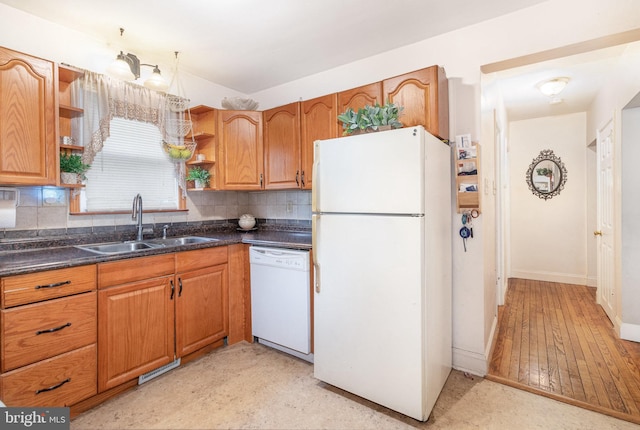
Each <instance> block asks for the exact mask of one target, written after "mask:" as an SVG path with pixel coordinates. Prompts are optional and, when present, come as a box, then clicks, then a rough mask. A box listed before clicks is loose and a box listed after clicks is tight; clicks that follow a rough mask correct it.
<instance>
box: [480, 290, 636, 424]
mask: <svg viewBox="0 0 640 430" xmlns="http://www.w3.org/2000/svg"><path fill="white" fill-rule="evenodd" d="M595 294H596V289H595V288H591V287H586V286H581V285H571V284H560V283H553V282H543V281H532V280H525V279H511V280H510V281H509V289H508V292H507V297H506V300H505V305H504V306H501V307H500V309H499V311H498V328H497V334H496V339H495V342H494V346H493V352H492V355H491V361H490V364H489V372H488V375H487V379H490V380H493V381H496V382H501V383H504V384H507V385H510V386H513V387H517V388H521V389H524V390H527V391H530V392H533V393H537V394H541V395H544V396H547V397H551V398H554V399H556V400H560V401H563V402H566V403H570V404H573V405H576V406H580V407H583V408H586V409H590V410H594V411H597V412H601V413H604V414H607V415H611V416H615V417H617V418H621V419H624V420H627V421H631V422H634V423H638V424H640V344H639V343H636V342H628V341H623V340H620V339H619V338H618V337H617V335H616V334H615V332H614V330H613V325H612V324H611V322H610V321H609V319H608V318H607V316H606V314H605V313H604V310H603V309H602V308H601V307H600V306H599V305H598V304H596V299H595Z"/></svg>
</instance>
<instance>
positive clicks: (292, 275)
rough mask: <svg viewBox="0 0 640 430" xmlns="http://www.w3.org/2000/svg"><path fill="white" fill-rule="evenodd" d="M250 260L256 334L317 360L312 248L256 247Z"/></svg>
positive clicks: (269, 343) (259, 338) (265, 341)
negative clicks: (313, 347)
mask: <svg viewBox="0 0 640 430" xmlns="http://www.w3.org/2000/svg"><path fill="white" fill-rule="evenodd" d="M249 261H250V262H251V326H252V334H253V336H254V337H255V338H257V341H258V342H259V343H262V344H265V345H267V346H270V347H272V348H276V349H279V350H281V351H284V352H287V353H289V354H291V355H294V356H296V357H299V358H302V359H304V360H307V361H311V362H313V354H312V353H311V307H310V304H311V293H310V284H309V251H303V250H294V249H285V248H266V247H261V246H252V247H251V248H249Z"/></svg>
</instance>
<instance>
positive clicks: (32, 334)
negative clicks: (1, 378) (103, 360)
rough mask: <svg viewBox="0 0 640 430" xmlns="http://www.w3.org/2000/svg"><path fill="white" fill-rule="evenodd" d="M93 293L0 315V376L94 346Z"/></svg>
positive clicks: (95, 302) (94, 305) (10, 310)
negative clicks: (0, 362)
mask: <svg viewBox="0 0 640 430" xmlns="http://www.w3.org/2000/svg"><path fill="white" fill-rule="evenodd" d="M96 309H97V299H96V292H90V293H85V294H81V295H77V296H72V297H65V298H61V299H55V300H50V301H47V302H43V303H36V304H32V305H25V306H21V307H18V308H11V309H5V310H2V311H1V314H0V321H1V323H2V345H1V346H2V372H7V371H9V370H12V369H16V368H18V367H21V366H25V365H27V364H31V363H35V362H37V361H40V360H43V359H45V358H49V357H53V356H55V355H58V354H62V353H63V352H67V351H71V350H73V349H76V348H79V347H81V346H85V345H89V344H92V343H95V342H96V331H97V327H96V325H97V322H96V321H97V314H96Z"/></svg>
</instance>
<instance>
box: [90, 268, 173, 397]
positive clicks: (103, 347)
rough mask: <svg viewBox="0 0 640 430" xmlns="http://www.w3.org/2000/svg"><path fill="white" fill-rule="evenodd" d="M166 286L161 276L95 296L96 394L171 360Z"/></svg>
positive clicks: (169, 284) (168, 289)
mask: <svg viewBox="0 0 640 430" xmlns="http://www.w3.org/2000/svg"><path fill="white" fill-rule="evenodd" d="M130 261H135V260H130ZM172 283H173V277H172V276H165V277H161V278H154V279H150V280H144V281H138V282H132V283H129V284H125V285H122V286H118V287H111V288H107V289H105V290H100V291H99V292H98V315H99V317H98V391H100V392H102V391H104V390H107V389H109V388H112V387H115V386H116V385H119V384H122V383H123V382H126V381H128V380H130V379H133V378H136V377H138V376H140V375H142V374H144V373H146V372H149V371H151V370H153V369H156V368H158V367H160V366H162V365H165V364H167V363H170V362H171V361H173V357H174V325H173V316H174V312H173V306H174V304H173V303H174V302H173V297H172V296H173V295H175V293H173V294H172V291H171V290H172Z"/></svg>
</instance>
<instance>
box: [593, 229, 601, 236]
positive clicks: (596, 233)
mask: <svg viewBox="0 0 640 430" xmlns="http://www.w3.org/2000/svg"><path fill="white" fill-rule="evenodd" d="M593 235H594V236H602V232H601V231H600V230H596V231H594V232H593Z"/></svg>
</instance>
